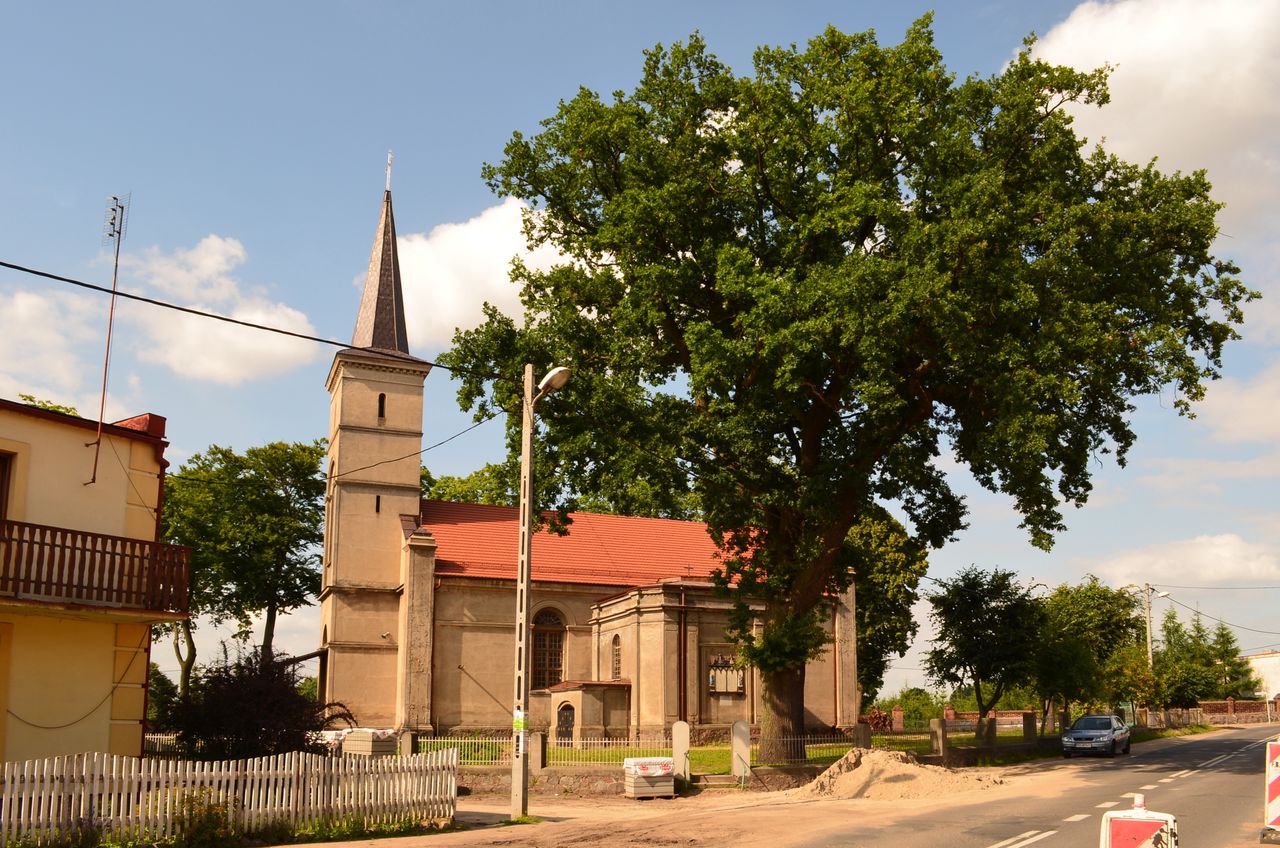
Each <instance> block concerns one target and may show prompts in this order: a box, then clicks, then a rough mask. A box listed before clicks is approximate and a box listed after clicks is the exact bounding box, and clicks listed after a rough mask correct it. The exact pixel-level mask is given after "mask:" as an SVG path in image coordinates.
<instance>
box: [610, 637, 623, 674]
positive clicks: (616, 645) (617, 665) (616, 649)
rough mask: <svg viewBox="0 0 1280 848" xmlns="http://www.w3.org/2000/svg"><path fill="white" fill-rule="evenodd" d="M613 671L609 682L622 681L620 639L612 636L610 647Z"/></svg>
mask: <svg viewBox="0 0 1280 848" xmlns="http://www.w3.org/2000/svg"><path fill="white" fill-rule="evenodd" d="M612 660H613V669H612V676H611V677H610V678H609V679H610V680H621V679H622V638H621V637H620V636H617V635H614V637H613V646H612Z"/></svg>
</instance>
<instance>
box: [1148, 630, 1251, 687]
mask: <svg viewBox="0 0 1280 848" xmlns="http://www.w3.org/2000/svg"><path fill="white" fill-rule="evenodd" d="M1160 642H1161V646H1160V649H1159V650H1158V651H1156V652H1155V669H1154V670H1155V703H1156V704H1157V705H1158V706H1165V707H1182V708H1189V707H1194V706H1196V705H1197V704H1198V703H1199V702H1200V701H1214V700H1225V699H1226V698H1228V697H1234V698H1251V697H1253V696H1254V695H1256V693H1257V691H1258V690H1259V689H1260V688H1261V687H1262V681H1260V680H1259V679H1258V678H1257V676H1256V675H1254V673H1253V669H1252V667H1251V666H1250V665H1249V663H1248V661H1246V660H1243V659H1241V658H1240V647H1239V643H1238V642H1237V641H1236V637H1235V634H1234V633H1232V632H1231V629H1230V628H1229V627H1227V626H1226V625H1225V624H1222V623H1219V624H1218V626H1217V628H1215V630H1214V632H1213V634H1212V636H1211V635H1210V633H1209V630H1208V628H1206V627H1205V625H1204V621H1203V620H1202V619H1201V618H1200V614H1199V613H1196V614H1195V615H1194V616H1193V617H1192V619H1191V626H1190V627H1185V626H1184V625H1183V624H1182V622H1181V621H1180V620H1179V619H1178V614H1177V612H1176V611H1174V610H1173V609H1170V610H1168V611H1167V612H1166V613H1165V616H1164V619H1163V620H1162V621H1161V622H1160Z"/></svg>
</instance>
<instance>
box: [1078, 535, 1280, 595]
mask: <svg viewBox="0 0 1280 848" xmlns="http://www.w3.org/2000/svg"><path fill="white" fill-rule="evenodd" d="M1096 572H1097V574H1098V575H1099V576H1101V577H1105V578H1108V579H1109V580H1110V581H1111V583H1112V584H1113V585H1125V584H1134V585H1137V584H1141V583H1160V584H1165V585H1193V586H1231V585H1234V584H1242V585H1245V584H1256V583H1259V582H1261V583H1270V584H1274V583H1276V582H1277V581H1280V557H1278V556H1277V554H1276V551H1275V548H1274V547H1273V546H1272V545H1264V544H1259V543H1255V542H1249V541H1246V540H1245V539H1242V538H1241V537H1240V536H1237V535H1236V534H1234V533H1221V534H1216V535H1212V536H1196V537H1195V538H1193V539H1180V540H1176V541H1171V542H1164V543H1161V544H1157V545H1151V546H1148V547H1145V548H1138V549H1135V550H1130V551H1122V552H1120V553H1117V554H1114V555H1112V556H1110V557H1107V558H1105V559H1103V560H1102V561H1101V562H1099V563H1098V564H1097V566H1096Z"/></svg>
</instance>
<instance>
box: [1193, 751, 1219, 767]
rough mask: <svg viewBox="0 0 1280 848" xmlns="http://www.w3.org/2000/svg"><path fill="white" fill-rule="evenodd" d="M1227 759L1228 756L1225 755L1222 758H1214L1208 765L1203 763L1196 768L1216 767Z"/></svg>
mask: <svg viewBox="0 0 1280 848" xmlns="http://www.w3.org/2000/svg"><path fill="white" fill-rule="evenodd" d="M1226 758H1227V755H1226V754H1223V755H1222V756H1221V757H1214V758H1213V759H1212V760H1209V762H1207V763H1201V764H1200V765H1198V766H1196V768H1208V767H1209V766H1216V765H1217V764H1218V763H1220V762H1222V761H1223V760H1225V759H1226Z"/></svg>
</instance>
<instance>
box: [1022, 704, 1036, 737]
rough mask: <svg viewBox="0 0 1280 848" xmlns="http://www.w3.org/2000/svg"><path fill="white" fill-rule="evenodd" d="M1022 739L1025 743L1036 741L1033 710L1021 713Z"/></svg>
mask: <svg viewBox="0 0 1280 848" xmlns="http://www.w3.org/2000/svg"><path fill="white" fill-rule="evenodd" d="M1022 738H1023V740H1024V741H1027V742H1034V741H1036V713H1035V710H1025V711H1023V713H1022Z"/></svg>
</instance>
